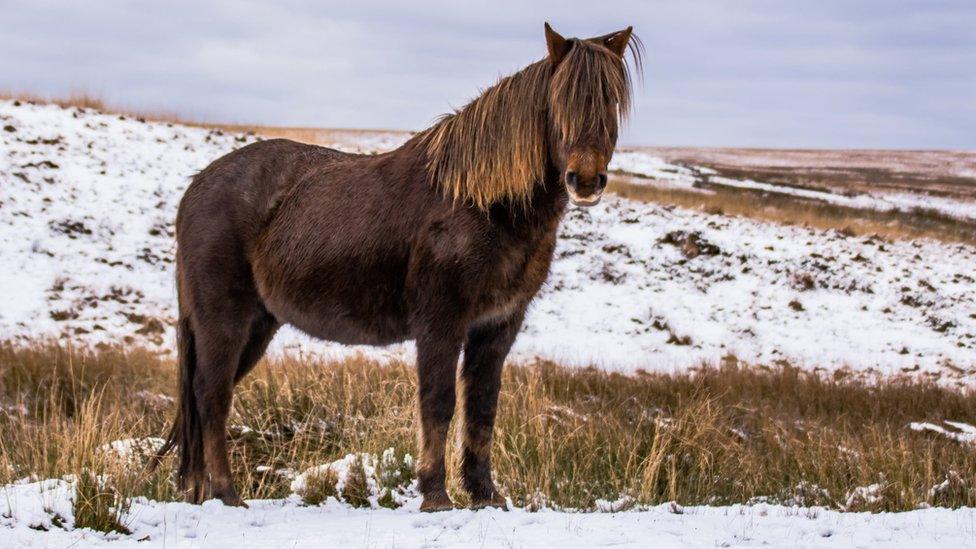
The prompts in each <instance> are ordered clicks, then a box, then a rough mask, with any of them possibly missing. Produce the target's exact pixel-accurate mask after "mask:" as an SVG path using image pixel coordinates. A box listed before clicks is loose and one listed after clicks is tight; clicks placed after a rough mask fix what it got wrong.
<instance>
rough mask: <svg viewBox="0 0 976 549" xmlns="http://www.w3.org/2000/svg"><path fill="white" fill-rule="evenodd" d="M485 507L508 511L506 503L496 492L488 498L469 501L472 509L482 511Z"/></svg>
mask: <svg viewBox="0 0 976 549" xmlns="http://www.w3.org/2000/svg"><path fill="white" fill-rule="evenodd" d="M485 507H492V508H494V509H501V510H502V511H508V503H507V502H506V501H505V498H503V497H502V496H501V495H500V494H499V493H498V492H494V493H493V494H492V495H491V497H490V498H485V499H473V500H471V508H472V509H484V508H485Z"/></svg>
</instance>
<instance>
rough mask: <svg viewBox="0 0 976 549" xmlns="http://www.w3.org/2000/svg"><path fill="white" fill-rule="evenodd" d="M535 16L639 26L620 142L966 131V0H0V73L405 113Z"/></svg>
mask: <svg viewBox="0 0 976 549" xmlns="http://www.w3.org/2000/svg"><path fill="white" fill-rule="evenodd" d="M546 20H548V21H550V22H551V23H552V24H553V26H554V27H555V28H556V30H558V31H560V32H561V33H562V34H564V35H565V36H581V37H585V36H593V35H597V34H603V33H607V32H610V31H613V30H618V29H620V28H622V27H625V26H627V25H633V26H634V28H635V31H636V32H637V33H638V34H639V35H640V36H641V38H642V39H643V40H644V44H645V46H646V50H647V51H646V66H645V74H644V84H643V85H642V86H638V89H637V95H638V98H637V101H636V111H635V115H634V117H633V120H632V121H631V123H630V124H629V127H628V128H627V130H626V132H625V134H624V136H623V138H622V140H623V141H624V142H626V143H628V144H648V145H696V146H758V147H832V148H847V147H857V148H954V149H976V31H974V29H976V2H974V1H973V0H958V1H952V0H947V1H942V0H917V1H899V0H884V1H873V0H860V1H858V0H819V1H815V2H814V1H810V0H799V1H792V0H779V1H759V0H737V1H734V2H730V1H726V0H702V1H695V0H689V1H687V2H664V1H660V2H654V1H649V0H643V1H621V2H609V1H606V0H601V1H596V0H589V1H577V0H561V1H559V2H527V1H525V0H522V1H516V2H507V1H494V2H463V1H455V2H450V1H445V2H439V1H430V0H422V1H415V2H397V1H379V0H359V1H357V2H344V3H341V4H340V3H332V2H322V1H319V2H302V1H287V0H286V1H281V0H279V1H274V2H271V1H268V2H251V1H246V0H233V1H212V2H208V1H206V0H198V1H195V2H182V1H169V2H150V1H142V2H131V1H121V0H98V1H92V2H76V1H70V2H69V1H63V2H54V1H46V0H27V1H23V2H21V1H20V0H0V89H5V90H8V91H31V92H38V93H42V94H65V93H69V92H72V91H86V92H90V93H94V94H96V95H99V96H101V97H103V98H104V99H106V100H108V101H109V102H111V103H115V104H121V105H124V106H127V107H134V108H149V109H152V108H155V109H162V110H169V111H175V112H177V113H181V114H183V115H185V116H188V117H194V118H201V119H207V120H215V121H222V122H248V123H262V124H278V125H301V126H326V127H359V128H402V129H418V128H422V127H425V126H427V125H428V124H429V123H430V122H431V121H432V120H433V119H434V118H435V117H436V116H437V115H438V114H440V113H443V112H445V111H448V110H450V109H451V108H452V107H457V106H460V105H463V104H464V103H465V102H466V101H467V100H468V99H470V98H471V97H473V96H474V95H475V94H476V93H477V91H478V90H479V89H480V88H482V87H484V86H487V85H489V84H491V83H492V82H493V81H494V80H495V79H496V78H497V77H498V76H499V75H503V74H507V73H510V72H512V71H514V70H517V69H519V68H520V67H522V66H524V65H527V64H528V63H530V62H532V61H534V60H536V59H539V58H541V57H542V56H543V55H544V54H545V43H544V40H543V34H542V22H543V21H546Z"/></svg>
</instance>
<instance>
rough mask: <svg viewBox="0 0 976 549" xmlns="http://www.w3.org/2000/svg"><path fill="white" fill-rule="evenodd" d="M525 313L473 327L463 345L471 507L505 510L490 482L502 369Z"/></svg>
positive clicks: (465, 472)
mask: <svg viewBox="0 0 976 549" xmlns="http://www.w3.org/2000/svg"><path fill="white" fill-rule="evenodd" d="M522 316H523V315H522V313H521V312H520V313H518V314H516V315H515V316H514V317H513V318H511V319H509V320H507V321H505V322H501V323H497V324H489V325H486V326H478V327H475V328H472V329H471V331H470V332H468V340H467V343H466V344H465V346H464V365H463V366H462V368H461V383H462V387H463V389H464V454H463V457H462V458H461V474H462V479H463V481H464V489H465V490H467V491H468V493H469V494H471V505H472V506H473V507H475V508H479V507H501V508H504V507H505V500H504V498H502V497H501V495H500V494H499V493H498V491H497V490H495V483H494V482H493V481H492V479H491V440H492V431H493V430H494V427H495V415H496V413H497V411H498V391H499V390H500V389H501V385H502V366H503V364H504V362H505V357H506V356H508V351H509V350H510V349H511V348H512V343H514V342H515V336H516V335H518V331H519V327H520V326H521V325H522Z"/></svg>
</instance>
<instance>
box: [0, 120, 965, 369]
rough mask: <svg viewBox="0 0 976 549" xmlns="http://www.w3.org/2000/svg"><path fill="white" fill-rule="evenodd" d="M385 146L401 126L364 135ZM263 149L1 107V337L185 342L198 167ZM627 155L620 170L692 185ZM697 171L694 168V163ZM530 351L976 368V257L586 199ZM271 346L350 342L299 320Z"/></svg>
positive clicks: (639, 358)
mask: <svg viewBox="0 0 976 549" xmlns="http://www.w3.org/2000/svg"><path fill="white" fill-rule="evenodd" d="M349 135H350V136H351V137H349V138H348V139H347V140H346V141H345V142H344V143H343V144H342V146H343V147H344V148H347V149H353V150H355V149H365V150H375V149H377V148H385V147H389V146H392V145H394V144H395V143H396V139H394V138H392V137H390V136H380V137H378V138H371V137H369V136H363V134H360V133H350V134H349ZM252 140H254V138H253V137H251V136H246V135H235V134H227V133H223V132H220V131H211V130H206V129H200V128H189V127H182V126H172V125H168V124H160V123H145V122H141V121H139V120H133V119H122V118H120V117H118V116H110V115H101V114H96V113H93V112H83V111H78V110H76V109H61V108H58V107H54V106H33V105H20V106H14V104H13V103H12V102H9V101H6V102H0V256H2V257H3V260H4V269H2V270H0V286H2V287H3V288H4V289H5V290H7V292H6V297H5V300H4V306H3V307H2V308H0V338H4V339H24V340H28V339H30V338H35V337H37V336H41V335H48V336H52V337H63V338H70V339H71V340H73V341H85V342H89V343H93V344H98V343H119V342H123V341H125V342H137V343H140V344H144V345H146V346H148V347H150V348H156V349H159V350H160V351H163V352H169V350H170V349H172V341H171V338H172V328H171V323H172V321H173V320H174V316H175V313H174V304H175V288H174V283H173V272H172V271H173V251H174V244H173V238H172V221H173V219H174V217H175V211H176V205H177V203H178V201H179V199H180V196H181V194H182V192H183V190H184V189H185V188H186V185H187V183H188V181H189V177H190V176H191V175H192V174H193V173H194V172H196V171H197V170H199V169H201V168H203V167H204V166H206V165H207V164H208V163H209V162H210V161H211V160H213V159H214V158H216V157H218V156H219V155H221V154H223V153H225V152H227V151H229V150H231V149H233V148H235V147H239V146H242V145H244V144H246V143H248V142H250V141H252ZM648 158H649V157H643V158H642V157H633V156H629V155H628V154H621V155H618V157H617V158H616V159H615V160H614V162H615V167H616V168H617V169H622V170H627V171H635V172H636V171H638V170H644V172H653V173H660V174H666V175H668V176H674V177H673V178H672V179H674V180H676V181H680V180H682V178H685V179H684V181H688V180H689V179H688V178H693V173H692V172H691V170H690V169H689V168H683V167H681V166H674V165H668V164H667V163H664V162H663V161H659V160H654V159H653V158H650V159H648ZM682 170H684V171H682ZM556 256H557V257H556V260H555V262H554V264H553V269H552V275H551V276H550V278H549V280H548V283H547V285H546V287H545V288H544V289H543V291H542V292H541V294H540V296H539V298H538V299H537V300H536V302H535V304H534V306H533V308H532V310H531V312H530V314H529V316H528V319H527V322H526V325H525V329H524V333H523V334H522V335H521V336H520V337H519V340H518V342H517V343H516V347H515V352H516V354H517V355H519V356H521V357H530V356H542V357H546V358H552V359H557V360H561V361H565V362H567V363H570V364H580V365H585V364H596V365H598V366H600V367H604V368H608V369H614V370H620V371H632V370H634V369H638V368H643V369H647V370H672V369H683V368H688V367H693V366H697V365H699V364H701V363H703V362H705V363H715V362H717V361H719V360H721V359H722V358H723V357H725V356H727V355H734V356H736V357H738V358H739V359H741V360H745V361H748V362H761V363H773V362H777V361H780V360H786V361H789V362H792V363H795V364H798V365H801V366H805V367H808V368H826V369H835V368H842V367H849V368H851V369H853V370H857V371H873V372H881V373H898V372H915V373H917V374H919V375H930V376H933V377H937V378H939V379H941V380H942V381H943V382H947V383H967V384H968V383H970V382H971V381H972V380H973V379H974V378H976V295H974V292H973V288H974V286H976V278H974V277H976V275H974V274H973V265H976V249H974V248H972V247H969V246H963V245H946V244H941V243H938V242H933V241H915V242H907V241H903V242H886V241H882V240H880V239H876V238H862V237H849V236H845V235H843V234H840V233H837V232H833V231H826V232H824V231H815V230H809V229H803V228H798V227H784V226H780V225H775V224H770V223H764V222H758V221H754V220H750V219H747V218H736V217H728V216H722V215H709V214H705V213H701V212H697V211H691V210H683V209H677V208H669V207H663V206H660V205H656V204H645V203H640V202H633V201H627V200H623V199H619V198H614V197H608V198H607V199H606V200H605V201H604V202H603V203H602V204H601V205H600V206H598V207H596V208H591V209H589V210H571V211H570V212H569V214H568V215H567V217H566V220H565V222H564V224H563V226H562V229H561V230H560V240H559V245H558V247H557V251H556ZM273 349H275V350H277V351H281V350H283V349H288V350H293V351H296V350H297V351H309V352H316V353H323V354H333V353H339V354H341V353H348V352H359V351H362V352H368V353H372V354H377V355H382V356H386V355H388V354H390V353H392V354H403V353H406V354H408V355H409V354H410V352H411V347H410V346H409V345H404V346H395V347H392V348H386V349H372V348H361V349H352V348H348V347H342V346H338V345H333V344H328V343H322V342H315V341H311V340H309V339H308V338H306V337H305V336H303V335H302V334H300V333H297V332H295V331H290V330H283V331H282V332H281V333H280V334H279V335H278V337H277V338H276V341H275V344H274V347H273Z"/></svg>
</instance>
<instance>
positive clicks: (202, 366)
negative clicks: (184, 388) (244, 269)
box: [185, 319, 250, 505]
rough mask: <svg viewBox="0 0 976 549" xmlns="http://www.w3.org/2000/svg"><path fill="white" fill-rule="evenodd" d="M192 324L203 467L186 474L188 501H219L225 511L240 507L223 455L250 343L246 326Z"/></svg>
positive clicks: (195, 384)
mask: <svg viewBox="0 0 976 549" xmlns="http://www.w3.org/2000/svg"><path fill="white" fill-rule="evenodd" d="M211 320H212V319H211ZM247 320H248V321H249V320H250V319H247ZM194 324H195V326H194V332H195V343H196V353H197V356H196V357H197V364H196V369H195V371H194V372H193V393H194V400H195V404H196V412H197V418H198V421H199V423H200V425H199V436H200V438H201V446H202V449H203V463H202V464H198V465H197V469H196V470H194V471H188V472H187V478H186V479H185V486H186V499H187V500H188V501H190V502H192V503H201V502H203V501H204V500H207V499H211V498H218V499H220V500H222V501H223V502H224V503H225V504H227V505H242V504H243V502H242V501H241V499H240V497H238V495H237V491H236V490H235V489H234V481H233V477H232V475H231V471H230V462H229V460H228V455H227V416H228V415H229V414H230V408H231V400H232V398H233V391H234V379H235V376H236V374H237V370H238V367H239V364H240V359H241V357H242V351H243V349H244V347H245V343H246V338H247V337H248V333H247V324H243V325H241V324H242V323H241V322H240V321H239V320H238V321H236V322H235V321H231V320H230V319H222V320H221V321H217V322H214V321H211V322H196V323H194ZM201 466H202V467H201Z"/></svg>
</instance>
